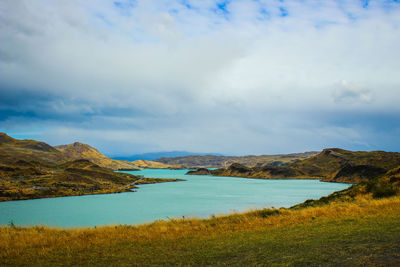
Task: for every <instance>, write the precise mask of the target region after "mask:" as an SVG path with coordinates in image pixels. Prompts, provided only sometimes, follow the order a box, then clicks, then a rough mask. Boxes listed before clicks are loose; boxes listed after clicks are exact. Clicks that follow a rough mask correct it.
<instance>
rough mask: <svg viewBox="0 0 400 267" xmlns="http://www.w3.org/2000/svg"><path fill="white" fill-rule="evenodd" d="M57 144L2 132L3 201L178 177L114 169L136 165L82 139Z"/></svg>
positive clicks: (122, 188) (0, 193)
mask: <svg viewBox="0 0 400 267" xmlns="http://www.w3.org/2000/svg"><path fill="white" fill-rule="evenodd" d="M57 148H58V149H56V148H54V147H52V146H50V145H48V144H46V143H44V142H39V141H35V140H17V139H14V138H12V137H10V136H8V135H7V134H5V133H0V201H4V200H15V199H32V198H43V197H56V196H73V195H84V194H102V193H116V192H125V191H130V188H134V187H135V185H134V184H137V183H156V182H165V181H172V180H177V179H156V178H154V179H153V178H152V179H148V178H142V177H139V176H135V175H131V174H126V173H118V172H114V171H113V169H119V168H126V167H129V168H132V166H135V165H133V164H131V163H129V162H119V161H117V160H112V159H109V158H107V157H106V156H104V155H103V154H101V153H100V152H99V151H97V150H96V149H95V148H93V147H91V146H89V145H85V144H82V143H74V144H72V145H65V146H60V147H57ZM97 163H98V164H97Z"/></svg>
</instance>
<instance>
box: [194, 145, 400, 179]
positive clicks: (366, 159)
mask: <svg viewBox="0 0 400 267" xmlns="http://www.w3.org/2000/svg"><path fill="white" fill-rule="evenodd" d="M399 166H400V153H397V152H384V151H371V152H365V151H348V150H343V149H338V148H330V149H324V150H323V151H322V152H321V153H319V154H318V155H315V156H312V157H309V158H307V159H304V160H301V161H297V162H294V163H291V164H289V165H287V166H284V167H282V166H268V165H264V166H255V167H247V166H244V165H241V164H238V163H234V164H231V165H230V166H229V167H228V168H221V169H216V170H211V171H210V172H209V173H210V174H211V175H216V176H236V177H249V178H263V179H282V178H292V179H293V178H311V179H321V180H322V181H329V182H343V183H359V182H362V181H369V180H373V179H375V178H378V177H381V176H383V175H385V174H386V173H387V172H388V171H389V170H391V169H394V168H397V167H399ZM188 174H195V175H196V174H199V175H201V174H204V169H199V170H198V171H191V172H188Z"/></svg>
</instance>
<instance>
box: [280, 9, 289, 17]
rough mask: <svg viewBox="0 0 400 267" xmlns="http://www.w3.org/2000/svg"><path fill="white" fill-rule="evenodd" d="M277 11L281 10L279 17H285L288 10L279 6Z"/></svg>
mask: <svg viewBox="0 0 400 267" xmlns="http://www.w3.org/2000/svg"><path fill="white" fill-rule="evenodd" d="M279 11H280V12H281V13H280V16H281V17H287V16H288V15H289V12H288V10H287V9H286V8H284V7H279Z"/></svg>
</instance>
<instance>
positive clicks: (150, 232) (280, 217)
mask: <svg viewBox="0 0 400 267" xmlns="http://www.w3.org/2000/svg"><path fill="white" fill-rule="evenodd" d="M274 213H276V214H274ZM377 213H379V214H381V216H384V215H385V214H392V213H399V214H400V197H394V198H386V199H380V200H372V199H359V200H356V201H354V202H352V203H347V202H341V203H332V204H330V205H327V206H322V207H313V208H306V209H302V210H290V209H279V210H259V211H251V212H248V213H243V214H232V215H229V216H219V217H212V218H210V219H179V220H169V221H157V222H154V223H151V224H145V225H138V226H129V225H119V226H105V227H97V228H76V229H62V228H48V227H42V226H37V227H1V228H0V256H12V255H19V254H20V253H23V251H24V250H25V249H27V248H28V247H42V248H43V250H46V248H48V247H53V248H54V247H57V246H60V247H64V248H67V249H68V248H71V249H72V248H74V249H76V248H81V249H85V248H86V247H88V246H92V245H96V244H97V245H100V244H111V243H115V242H116V243H118V242H121V241H123V242H127V241H135V240H142V241H143V240H147V241H148V240H160V239H177V238H181V237H196V238H201V237H207V238H209V237H210V236H215V235H220V234H229V233H232V232H245V231H253V230H257V229H265V228H274V227H280V226H286V225H297V224H302V223H307V222H310V221H313V220H332V219H338V218H340V219H346V218H365V217H374V216H376V214H377ZM269 214H272V215H269Z"/></svg>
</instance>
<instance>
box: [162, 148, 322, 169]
mask: <svg viewBox="0 0 400 267" xmlns="http://www.w3.org/2000/svg"><path fill="white" fill-rule="evenodd" d="M318 153H319V152H315V151H311V152H304V153H293V154H280V155H261V156H252V155H250V156H216V155H205V156H201V155H194V156H184V157H174V158H160V159H156V160H155V161H157V162H162V163H165V164H172V165H182V166H185V167H186V168H197V167H202V168H226V167H228V166H230V165H231V164H233V163H239V164H241V165H244V166H247V167H253V166H258V167H260V166H264V165H269V166H286V165H288V164H290V163H293V162H296V161H299V160H302V159H306V158H309V157H311V156H314V155H316V154H318Z"/></svg>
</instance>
